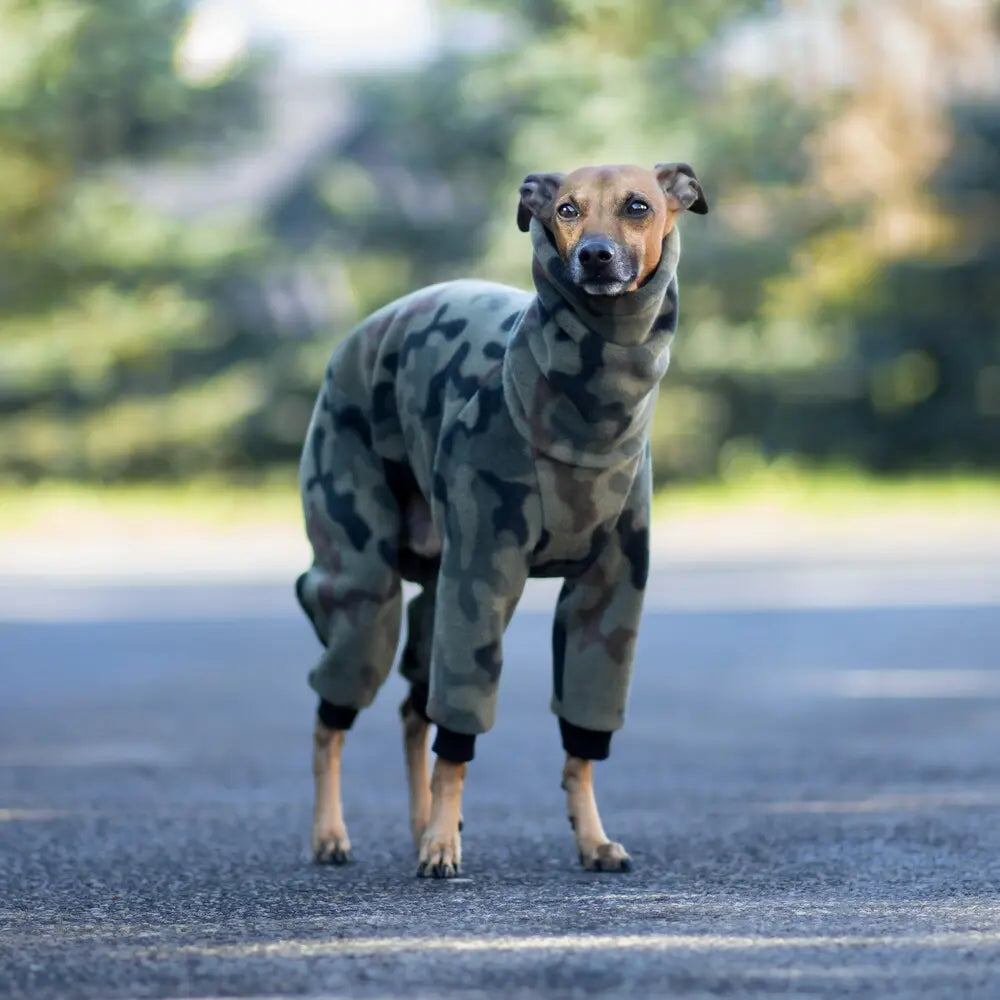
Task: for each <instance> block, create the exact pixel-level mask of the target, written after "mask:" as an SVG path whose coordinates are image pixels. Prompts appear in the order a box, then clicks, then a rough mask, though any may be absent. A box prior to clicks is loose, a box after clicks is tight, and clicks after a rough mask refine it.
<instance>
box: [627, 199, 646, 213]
mask: <svg viewBox="0 0 1000 1000" xmlns="http://www.w3.org/2000/svg"><path fill="white" fill-rule="evenodd" d="M625 211H626V212H628V214H629V215H645V214H646V213H647V212H648V211H649V205H647V204H646V203H645V202H644V201H643V200H642V199H641V198H633V199H632V200H631V201H630V202H629V203H628V204H627V205H626V206H625Z"/></svg>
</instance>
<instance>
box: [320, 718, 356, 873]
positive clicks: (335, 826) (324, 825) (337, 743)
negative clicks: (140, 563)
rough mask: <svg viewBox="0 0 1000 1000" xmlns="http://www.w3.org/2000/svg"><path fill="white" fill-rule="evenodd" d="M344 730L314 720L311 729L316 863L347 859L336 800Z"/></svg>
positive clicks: (346, 843)
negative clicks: (327, 726)
mask: <svg viewBox="0 0 1000 1000" xmlns="http://www.w3.org/2000/svg"><path fill="white" fill-rule="evenodd" d="M343 748H344V733H343V731H342V730H339V729H327V728H326V726H324V725H323V723H322V722H319V721H318V720H317V722H316V729H315V731H314V732H313V779H314V781H315V785H316V799H315V806H314V809H313V830H312V850H313V859H314V860H315V861H317V862H318V863H320V864H334V865H342V864H345V863H346V862H348V861H349V860H350V852H351V839H350V837H349V836H348V835H347V826H346V825H345V824H344V809H343V806H342V805H341V801H340V758H341V754H342V752H343Z"/></svg>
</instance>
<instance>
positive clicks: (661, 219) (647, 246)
mask: <svg viewBox="0 0 1000 1000" xmlns="http://www.w3.org/2000/svg"><path fill="white" fill-rule="evenodd" d="M685 210H690V211H692V212H696V213H698V214H699V215H704V214H705V213H706V212H708V202H707V201H706V200H705V195H704V192H703V191H702V189H701V185H700V184H699V183H698V178H697V177H696V176H695V173H694V170H692V168H691V167H690V166H689V165H688V164H687V163H660V164H657V166H656V167H655V168H654V169H653V170H643V169H642V168H641V167H631V166H604V167H581V168H580V169H579V170H574V171H573V173H571V174H529V175H528V176H527V177H525V179H524V183H523V184H522V185H521V201H520V203H519V205H518V207H517V224H518V227H519V228H520V229H521V231H522V232H527V231H528V225H529V223H530V222H531V219H532V217H534V218H536V219H538V221H539V222H541V223H542V224H543V225H544V226H545V227H546V228H547V229H548V231H549V232H550V233H551V234H552V238H553V240H554V242H555V245H556V249H557V250H558V251H559V256H560V257H562V259H563V260H564V261H565V263H566V266H567V268H568V270H569V275H570V278H571V280H572V281H573V283H574V284H576V285H577V286H579V287H580V288H581V289H583V291H585V292H586V293H587V294H588V295H624V294H625V293H626V292H633V291H635V289H636V288H638V287H639V286H640V285H641V284H642V283H643V281H645V280H646V278H648V277H649V275H651V274H652V273H653V271H655V270H656V265H657V264H659V262H660V253H661V251H662V249H663V241H664V239H666V237H667V234H668V233H669V232H670V231H671V230H672V229H673V228H674V224H675V222H676V221H677V216H678V215H680V213H681V212H683V211H685Z"/></svg>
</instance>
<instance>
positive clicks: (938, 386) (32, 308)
mask: <svg viewBox="0 0 1000 1000" xmlns="http://www.w3.org/2000/svg"><path fill="white" fill-rule="evenodd" d="M998 22H1000V5H998V4H997V3H996V2H988V0H927V2H923V3H920V4H914V3H911V2H909V0H878V2H875V3H861V2H849V0H801V2H789V3H785V4H781V3H774V2H760V0H757V2H732V0H729V2H712V0H698V2H687V0H678V2H674V3H670V4H664V3H660V2H654V0H630V2H627V3H621V2H617V0H615V2H613V0H521V2H518V3H500V2H494V0H379V2H370V3H367V4H358V3H348V2H346V0H335V2H328V3H319V2H313V0H0V244H2V246H0V254H2V257H0V259H2V267H0V491H2V494H3V495H4V496H5V497H6V498H7V503H6V504H5V505H3V504H0V506H6V507H7V510H8V514H7V516H6V518H4V517H0V529H3V528H5V527H6V528H11V527H14V528H17V529H23V528H24V527H25V526H26V524H27V522H28V520H31V519H33V521H34V522H37V520H38V518H39V516H41V515H40V512H41V511H43V510H44V509H46V507H45V505H46V504H47V503H49V502H50V500H51V498H52V497H53V496H55V495H58V496H59V497H62V498H63V500H65V497H66V496H67V495H70V496H72V498H73V500H72V503H70V504H69V506H67V505H66V503H65V502H63V500H60V501H59V503H60V504H61V506H59V505H57V506H58V509H59V510H60V511H61V512H62V514H61V515H60V517H61V518H62V521H72V519H73V518H74V517H76V516H77V515H80V513H81V511H83V510H84V508H88V504H89V508H88V509H89V510H90V512H91V516H92V517H93V516H99V515H101V514H102V513H106V512H107V511H109V510H110V509H111V507H109V505H110V504H113V503H114V502H117V500H116V498H119V499H120V498H121V497H123V496H126V495H127V496H128V497H136V496H141V502H140V504H139V505H140V506H141V507H143V509H147V508H149V506H150V505H151V504H152V505H153V506H155V503H156V502H158V501H157V500H156V498H161V499H162V497H164V496H168V497H176V496H177V490H178V487H183V488H184V490H186V491H187V492H186V493H185V496H188V495H190V496H192V497H193V498H194V499H193V500H192V504H191V505H192V507H194V508H197V509H198V511H199V512H200V513H205V512H206V511H208V512H210V511H211V509H213V508H212V505H213V504H216V505H217V506H218V505H219V504H220V503H221V504H222V505H223V509H222V510H221V512H220V517H221V519H223V520H224V519H226V518H228V517H230V516H231V514H232V508H233V506H234V504H235V505H236V506H239V507H240V508H241V509H242V510H243V512H244V514H246V507H247V502H248V501H250V500H252V504H253V508H254V510H255V511H256V512H257V514H258V516H260V517H264V516H265V515H266V513H267V510H268V507H267V504H268V503H269V502H271V501H273V502H274V505H275V506H273V511H274V512H279V513H275V517H274V518H273V520H281V521H282V522H283V523H286V524H289V525H292V524H294V528H293V530H294V531H296V532H297V531H298V523H297V516H298V515H297V512H296V507H297V501H296V500H295V478H296V477H295V465H296V462H297V459H298V454H299V449H300V447H301V441H302V439H303V434H304V430H305V427H306V424H307V421H308V417H309V413H310V410H311V407H312V404H313V400H314V397H315V393H316V391H317V388H318V385H319V382H320V379H321V373H322V371H323V368H324V365H325V362H326V359H327V357H328V355H329V353H330V350H331V348H332V347H333V345H334V344H335V343H336V341H337V339H338V338H340V337H342V336H344V335H345V333H346V332H347V331H348V330H349V329H350V328H351V326H352V324H353V322H354V321H355V320H356V319H357V318H358V317H360V316H363V315H364V314H366V313H367V312H369V311H370V310H372V309H374V308H376V307H377V306H379V305H381V304H383V303H384V302H386V301H388V300H390V299H392V298H393V297H395V296H398V295H400V294H403V293H405V292H407V291H409V290H411V289H413V288H414V287H417V286H419V285H422V284H425V283H428V282H433V281H437V280H442V279H447V278H452V277H457V276H463V275H482V276H487V277H490V278H494V279H497V280H504V281H509V282H512V283H516V284H520V285H522V286H527V285H529V274H528V243H527V240H526V239H525V237H524V236H523V235H522V234H521V233H519V232H518V231H517V228H516V226H515V224H514V214H515V205H516V200H517V193H516V192H517V187H518V185H519V183H520V181H521V179H522V178H523V177H524V175H525V174H526V173H528V172H531V171H538V170H568V169H572V168H573V167H575V166H577V165H580V164H585V163H595V162H608V161H611V162H635V163H639V164H649V165H652V164H653V163H655V162H657V161H660V160H688V161H690V162H691V163H693V164H694V165H695V167H696V169H697V171H698V174H699V177H700V178H701V179H702V181H703V184H704V186H705V189H706V191H707V192H708V194H709V199H710V202H711V204H712V214H710V215H709V216H708V217H707V218H699V217H691V218H687V219H684V220H683V223H682V228H683V239H684V253H683V257H682V263H681V293H682V310H681V323H680V330H679V335H678V338H677V344H676V350H675V354H674V361H673V364H672V367H671V370H670V373H669V375H668V377H667V379H666V380H665V382H664V384H663V389H662V393H661V400H660V405H659V410H658V415H657V422H656V428H655V437H654V453H655V462H654V464H655V468H656V474H657V477H658V482H659V484H660V485H661V486H665V485H668V484H672V485H673V488H674V491H675V495H677V496H678V497H684V496H689V495H692V494H690V490H691V489H692V488H693V487H691V486H690V485H685V484H699V485H698V486H697V487H694V488H695V489H696V490H703V489H705V488H709V487H707V486H706V485H705V484H709V485H710V486H711V489H714V490H715V493H714V494H712V495H713V496H714V495H717V494H718V491H719V490H720V489H722V490H724V489H726V488H729V487H732V488H737V489H739V490H742V489H744V488H745V487H747V485H748V484H752V483H755V482H758V483H761V482H762V483H765V484H767V488H768V490H771V488H772V487H774V488H775V489H778V488H779V487H780V485H781V484H782V483H784V484H786V486H787V484H788V483H789V482H794V483H798V484H800V485H801V483H803V482H805V483H807V484H810V485H809V489H808V490H807V493H808V495H809V496H810V497H812V496H813V495H814V494H815V493H816V491H815V490H814V489H813V488H812V486H813V485H814V484H815V483H817V482H820V483H822V482H826V483H829V482H830V477H839V479H840V480H841V481H842V480H844V479H845V477H846V479H847V480H850V481H851V482H853V483H855V485H856V484H857V483H858V482H863V483H866V484H868V486H866V487H865V489H868V490H869V492H868V493H867V494H865V496H864V499H863V500H862V501H861V502H860V505H861V506H862V507H864V506H866V505H867V504H868V501H869V499H870V498H871V497H873V496H874V497H875V498H876V499H878V497H880V496H883V495H884V493H877V491H876V493H877V496H876V494H872V493H871V490H872V489H874V487H873V486H872V485H871V484H872V483H873V482H876V483H882V484H885V482H886V481H893V482H897V481H898V480H899V479H900V478H901V477H904V478H906V479H907V482H913V481H914V477H916V478H917V480H919V483H920V484H921V485H920V491H921V495H929V494H933V493H934V492H935V490H937V495H938V497H939V503H938V507H939V508H940V509H945V510H949V509H951V506H952V503H953V498H954V497H955V496H956V492H955V489H953V488H952V487H954V486H955V484H956V483H957V484H959V485H958V487H956V488H957V489H958V493H959V494H960V495H961V496H963V497H969V496H977V497H978V498H979V500H978V503H979V506H980V507H983V505H984V504H985V505H994V510H997V509H1000V493H998V492H997V488H996V483H997V481H996V478H995V476H996V471H997V467H998V466H1000V100H998V97H1000V43H998ZM824 477H826V478H825V479H824ZM873 477H874V479H873ZM943 482H946V483H947V484H950V485H949V486H948V487H947V488H945V489H944V492H943V493H942V492H941V489H940V488H939V487H941V484H942V483H943ZM206 483H207V484H209V487H208V488H207V489H202V490H201V491H200V493H199V492H198V491H197V490H195V492H194V493H193V494H192V493H191V490H193V489H195V485H196V484H206ZM711 484H714V486H712V485H711ZM776 484H777V485H776ZM781 488H784V487H781ZM686 490H687V491H688V492H685V491H686ZM67 491H69V492H68V493H67ZM137 491H138V492H137ZM772 492H773V491H772ZM223 494H225V495H227V496H229V497H230V498H232V497H233V496H239V497H244V499H243V500H240V501H239V502H238V503H237V502H236V501H232V500H231V499H230V500H220V497H222V495H223ZM849 494H850V497H856V496H857V495H858V491H857V489H856V488H854V489H853V490H852V491H849ZM911 494H912V491H911ZM911 494H908V495H911ZM696 496H697V498H698V502H699V503H700V502H701V501H702V499H703V498H704V496H705V494H704V492H700V493H696ZM895 496H897V494H893V497H895ZM841 502H847V501H846V500H844V499H843V498H841V499H839V500H838V499H836V498H835V500H834V504H835V505H837V504H839V503H841ZM873 502H874V501H873ZM894 503H895V501H892V502H891V503H890V504H889V506H890V507H891V506H894ZM161 506H162V504H161ZM167 506H168V507H169V506H170V505H167ZM164 513H176V510H175V509H173V508H171V509H170V510H168V511H164ZM199 516H200V515H199ZM56 520H57V521H58V520H59V518H56ZM43 527H44V526H43ZM48 527H49V528H51V529H52V530H56V528H55V527H53V525H52V524H49V525H48ZM70 530H71V531H72V532H75V533H76V534H77V535H78V536H79V534H80V529H79V526H78V525H76V526H73V527H72V528H71V529H70ZM5 534H6V535H9V534H10V532H9V531H7V532H5ZM42 534H43V535H44V530H43V531H42ZM78 540H79V539H78ZM2 568H3V566H2V565H0V569H2Z"/></svg>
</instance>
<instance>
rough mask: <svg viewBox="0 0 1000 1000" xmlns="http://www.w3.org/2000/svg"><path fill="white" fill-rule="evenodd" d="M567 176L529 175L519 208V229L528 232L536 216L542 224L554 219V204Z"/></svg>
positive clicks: (525, 181) (522, 189)
mask: <svg viewBox="0 0 1000 1000" xmlns="http://www.w3.org/2000/svg"><path fill="white" fill-rule="evenodd" d="M565 176H566V175H565V174H528V176H527V177H525V178H524V183H523V184H522V185H521V200H520V202H519V203H518V206H517V228H518V229H520V230H521V232H522V233H526V232H527V231H528V224H529V223H530V222H531V217H532V216H534V217H535V218H536V219H539V220H540V221H542V222H549V221H550V220H551V219H552V204H553V202H554V201H555V200H556V195H557V194H558V193H559V188H561V187H562V182H563V178H564V177H565Z"/></svg>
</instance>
